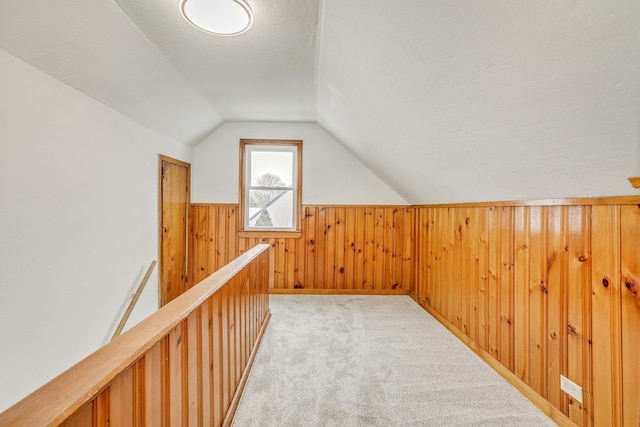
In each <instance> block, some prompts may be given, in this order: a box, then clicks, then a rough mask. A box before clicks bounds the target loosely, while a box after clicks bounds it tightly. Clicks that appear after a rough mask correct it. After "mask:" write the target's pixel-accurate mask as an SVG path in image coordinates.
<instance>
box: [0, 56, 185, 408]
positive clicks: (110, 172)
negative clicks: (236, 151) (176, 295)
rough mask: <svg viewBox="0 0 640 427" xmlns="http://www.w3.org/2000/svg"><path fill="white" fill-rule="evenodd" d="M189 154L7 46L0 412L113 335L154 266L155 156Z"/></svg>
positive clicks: (0, 63)
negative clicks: (128, 305)
mask: <svg viewBox="0 0 640 427" xmlns="http://www.w3.org/2000/svg"><path fill="white" fill-rule="evenodd" d="M191 150H192V149H191V148H190V147H188V146H186V145H183V144H180V143H178V142H176V141H173V140H170V139H168V138H166V137H162V136H160V135H158V134H156V133H154V132H152V131H150V130H148V129H146V128H143V127H141V126H140V125H138V124H136V123H135V122H133V121H132V120H130V119H128V118H126V117H124V116H123V115H121V114H120V113H118V112H116V111H114V110H112V109H110V108H109V107H106V106H105V105H103V104H101V103H99V102H97V101H95V100H94V99H92V98H89V97H87V96H86V95H84V94H82V93H80V92H78V91H76V90H75V89H72V88H70V87H69V86H66V85H64V84H62V83H61V82H59V81H58V80H55V79H54V78H52V77H50V76H48V75H46V74H43V73H41V72H40V71H38V70H36V69H34V68H32V67H31V66H29V65H27V64H25V63H24V62H21V61H20V60H18V59H17V58H15V57H13V56H11V55H9V54H8V53H6V52H5V51H4V50H2V49H0V343H2V344H0V348H1V349H0V385H1V386H0V411H2V410H4V409H6V408H7V407H8V406H10V405H11V404H13V403H15V402H16V401H18V400H19V399H21V398H22V397H24V396H25V395H26V394H27V393H29V392H31V391H33V390H34V389H35V388H37V387H38V386H40V385H42V384H43V383H45V382H46V381H48V380H50V379H51V378H53V377H54V376H56V375H57V374H59V373H60V372H62V371H63V370H65V369H66V368H68V367H70V366H71V365H73V364H74V363H75V362H77V361H79V360H80V359H82V358H84V357H85V356H87V355H88V354H89V353H91V352H92V351H94V350H96V349H97V348H98V347H100V346H101V345H102V344H104V343H105V342H106V340H107V339H108V338H109V337H110V335H111V334H112V333H113V330H114V329H115V326H116V324H117V322H118V321H119V319H120V316H121V314H122V312H123V311H124V309H125V308H126V305H127V304H128V302H129V300H130V297H131V294H132V293H133V292H134V290H135V287H136V286H137V284H138V282H139V281H140V279H141V278H142V276H143V274H144V272H145V270H146V268H147V266H148V264H149V263H150V262H151V261H152V260H153V259H157V253H158V241H157V240H158V239H157V216H158V210H157V192H158V190H157V173H158V153H162V154H166V155H168V156H172V157H176V158H179V159H182V160H185V161H191ZM147 286H148V287H147V289H146V290H145V292H144V293H143V295H142V297H141V298H140V300H139V302H138V306H137V308H136V309H135V310H134V313H133V316H132V318H131V320H130V321H129V324H128V326H130V325H132V324H135V323H137V322H138V321H139V320H141V319H142V318H144V317H146V316H147V315H149V314H150V313H151V312H153V311H154V310H155V309H157V304H158V302H157V270H156V272H155V273H154V274H153V276H152V278H151V280H150V281H149V283H148V285H147Z"/></svg>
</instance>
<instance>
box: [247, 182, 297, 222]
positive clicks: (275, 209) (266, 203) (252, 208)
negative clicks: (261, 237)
mask: <svg viewBox="0 0 640 427" xmlns="http://www.w3.org/2000/svg"><path fill="white" fill-rule="evenodd" d="M249 200H250V204H249V227H258V228H262V227H266V228H271V227H272V228H292V227H293V191H292V190H282V191H268V190H250V191H249Z"/></svg>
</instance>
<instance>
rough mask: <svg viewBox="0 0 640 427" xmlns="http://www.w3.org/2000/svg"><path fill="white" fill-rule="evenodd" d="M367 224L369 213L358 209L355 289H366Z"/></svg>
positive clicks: (360, 208)
mask: <svg viewBox="0 0 640 427" xmlns="http://www.w3.org/2000/svg"><path fill="white" fill-rule="evenodd" d="M366 223H367V212H366V210H365V208H363V207H358V208H356V241H355V243H356V246H355V248H354V251H355V252H354V253H355V273H354V279H353V280H354V286H353V288H354V289H365V285H366V279H365V265H366V258H365V253H366V247H367V241H366V237H365V230H366Z"/></svg>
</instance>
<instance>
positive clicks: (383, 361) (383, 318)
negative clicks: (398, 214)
mask: <svg viewBox="0 0 640 427" xmlns="http://www.w3.org/2000/svg"><path fill="white" fill-rule="evenodd" d="M270 298H271V312H272V318H271V322H270V324H269V326H268V328H267V331H266V333H265V336H264V339H263V341H262V346H261V348H260V350H259V352H258V356H257V358H256V362H255V364H254V367H253V371H252V373H251V376H250V378H249V381H248V384H247V387H246V389H245V392H244V395H243V397H242V400H241V402H240V405H239V407H238V411H237V413H236V417H235V420H234V425H235V426H236V427H245V426H261V427H265V426H536V427H537V426H545V425H549V426H553V425H555V424H554V423H553V422H552V421H551V420H550V419H549V418H548V417H547V416H546V415H544V414H543V413H542V412H540V411H539V410H538V409H537V408H536V407H535V406H534V405H533V404H532V403H531V402H529V401H528V400H527V399H526V398H525V397H524V396H523V395H522V394H520V393H519V392H518V391H517V390H516V389H514V388H513V387H512V386H511V385H510V384H509V383H507V382H506V380H504V379H503V378H502V377H500V376H499V375H498V374H497V373H495V372H494V371H493V370H492V369H491V368H490V367H489V366H488V365H486V364H485V363H484V362H483V361H482V360H481V359H480V358H479V357H477V356H476V355H475V354H474V353H473V352H472V351H471V350H469V349H468V348H467V347H465V346H464V344H462V343H461V342H460V341H458V340H457V339H456V338H455V337H454V336H453V335H452V334H451V333H450V332H449V331H447V330H446V329H445V328H444V327H443V326H442V325H440V324H439V323H438V322H437V321H436V320H435V319H434V318H433V317H431V316H430V315H429V314H428V313H427V312H425V311H424V310H423V309H422V308H421V307H419V306H418V305H417V304H416V303H415V302H414V301H413V300H412V299H411V298H409V297H407V296H353V295H339V296H338V295H272V296H271V297H270Z"/></svg>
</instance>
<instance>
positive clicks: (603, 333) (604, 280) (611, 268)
mask: <svg viewBox="0 0 640 427" xmlns="http://www.w3.org/2000/svg"><path fill="white" fill-rule="evenodd" d="M591 212H592V213H591V218H592V236H593V238H592V251H593V260H592V304H593V312H592V325H593V331H592V334H593V403H594V408H593V416H594V425H596V426H605V425H606V426H617V425H620V424H621V423H622V399H621V394H622V384H621V381H620V379H621V376H622V372H621V366H620V357H621V331H620V291H621V289H620V207H619V206H593V207H592V211H591Z"/></svg>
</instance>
